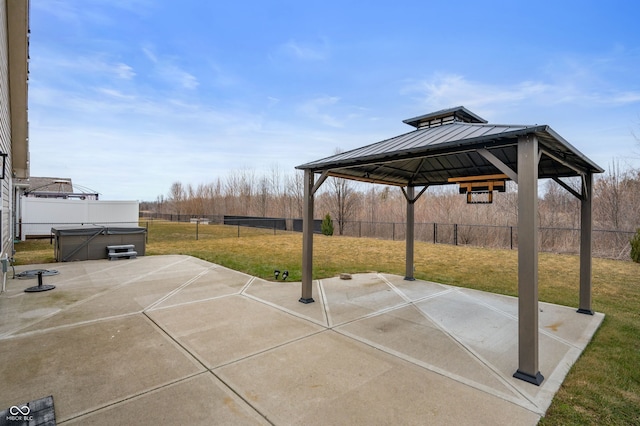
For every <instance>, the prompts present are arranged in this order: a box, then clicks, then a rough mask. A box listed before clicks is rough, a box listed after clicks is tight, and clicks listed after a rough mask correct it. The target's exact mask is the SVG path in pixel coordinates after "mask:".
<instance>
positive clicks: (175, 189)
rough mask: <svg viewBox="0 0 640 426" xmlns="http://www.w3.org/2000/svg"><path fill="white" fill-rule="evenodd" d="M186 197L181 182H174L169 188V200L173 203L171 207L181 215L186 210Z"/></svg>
mask: <svg viewBox="0 0 640 426" xmlns="http://www.w3.org/2000/svg"><path fill="white" fill-rule="evenodd" d="M185 198H186V194H185V191H184V188H183V186H182V183H181V182H177V181H176V182H173V183H172V184H171V189H170V190H169V202H170V203H171V207H172V209H173V211H174V212H175V213H176V214H177V215H180V214H182V213H183V210H184V201H185Z"/></svg>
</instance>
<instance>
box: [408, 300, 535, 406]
mask: <svg viewBox="0 0 640 426" xmlns="http://www.w3.org/2000/svg"><path fill="white" fill-rule="evenodd" d="M412 305H413V306H414V307H415V308H416V309H417V310H418V312H420V314H421V315H422V316H424V317H425V318H426V319H428V320H429V321H430V322H431V323H432V324H433V325H434V326H435V327H436V328H437V329H438V330H440V331H441V332H443V333H444V334H445V335H446V336H448V337H449V338H450V339H451V340H452V341H453V342H455V343H456V344H457V345H458V346H459V347H460V348H461V349H463V350H464V351H467V352H468V353H469V354H470V355H471V356H473V357H474V358H476V359H477V360H478V362H479V363H480V364H481V365H483V366H485V367H486V368H487V369H488V370H489V372H490V373H492V374H493V376H494V377H495V378H496V379H497V380H498V381H500V382H502V383H503V384H504V385H505V386H506V387H507V388H510V389H511V390H512V391H513V392H514V393H516V394H519V395H521V396H522V398H524V399H526V400H527V401H529V402H530V403H531V404H534V405H536V406H537V404H536V403H535V401H533V400H532V399H531V398H530V397H529V395H527V394H525V393H523V392H522V391H521V390H520V389H518V388H517V387H516V386H514V385H513V384H512V383H511V382H510V381H509V380H510V379H511V375H509V376H508V377H507V376H505V375H503V374H502V372H501V371H500V370H498V369H497V368H496V367H494V366H493V364H492V363H490V362H489V361H487V360H485V359H484V357H482V356H481V355H480V354H479V353H477V352H476V351H474V350H473V348H471V347H469V346H467V345H466V344H465V343H464V342H462V341H460V339H458V338H457V337H456V336H455V335H454V334H452V333H451V332H450V331H449V330H447V329H446V328H444V327H443V326H442V325H441V324H439V323H438V322H437V321H435V320H434V319H433V318H431V316H430V315H429V314H428V313H427V312H425V311H423V310H422V309H420V308H419V307H418V306H416V305H415V304H413V303H412Z"/></svg>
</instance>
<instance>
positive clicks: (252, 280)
mask: <svg viewBox="0 0 640 426" xmlns="http://www.w3.org/2000/svg"><path fill="white" fill-rule="evenodd" d="M255 280H256V277H251V278H249V281H247V282H246V283H244V285H243V286H242V289H240V291H239V292H238V294H244V292H245V291H246V290H247V289H248V288H249V287H251V284H253V282H254V281H255Z"/></svg>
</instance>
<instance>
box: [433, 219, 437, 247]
mask: <svg viewBox="0 0 640 426" xmlns="http://www.w3.org/2000/svg"><path fill="white" fill-rule="evenodd" d="M437 242H438V224H436V223H435V222H433V244H435V243H437Z"/></svg>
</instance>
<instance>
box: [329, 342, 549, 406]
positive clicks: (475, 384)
mask: <svg viewBox="0 0 640 426" xmlns="http://www.w3.org/2000/svg"><path fill="white" fill-rule="evenodd" d="M332 331H334V332H336V333H339V334H340V335H342V336H344V337H346V338H348V339H351V340H354V341H356V342H360V343H362V344H365V345H367V346H369V347H371V348H373V349H375V350H378V351H380V352H383V353H385V354H387V355H390V356H392V357H395V358H398V359H401V360H403V361H405V362H408V363H410V364H413V365H415V366H417V367H420V368H422V369H424V370H427V371H430V372H432V373H435V374H438V375H440V376H443V377H445V378H447V379H451V380H454V381H456V382H458V383H461V384H463V385H465V386H469V387H471V388H473V389H477V390H479V391H482V392H484V393H487V394H489V395H492V396H494V397H496V398H500V399H503V400H505V401H508V402H510V403H512V404H515V405H518V406H520V407H522V408H525V409H527V410H529V411H531V412H533V413H535V414H538V415H543V414H544V412H543V411H542V410H541V409H540V407H538V406H537V404H535V403H534V402H532V401H531V400H530V399H529V398H526V397H525V396H523V397H522V398H521V399H518V398H516V397H514V396H510V395H506V394H504V393H502V392H499V391H496V390H495V389H493V388H491V387H489V386H485V385H483V384H482V383H478V382H476V381H473V380H470V379H467V378H466V377H463V376H460V375H458V374H454V373H451V372H448V371H446V370H445V369H442V368H439V367H437V366H435V365H433V364H430V363H428V362H424V361H421V360H419V359H416V358H413V357H411V356H409V355H406V354H403V353H402V352H400V351H396V350H394V349H391V348H388V347H386V346H384V345H381V344H378V343H375V342H373V341H371V340H369V339H366V338H363V337H360V336H358V335H356V334H354V333H351V332H348V331H346V330H338V329H332ZM501 382H502V381H501ZM503 384H504V383H503ZM505 387H506V388H507V389H511V388H512V386H505ZM516 394H517V395H521V393H520V392H516ZM523 402H524V404H523Z"/></svg>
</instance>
